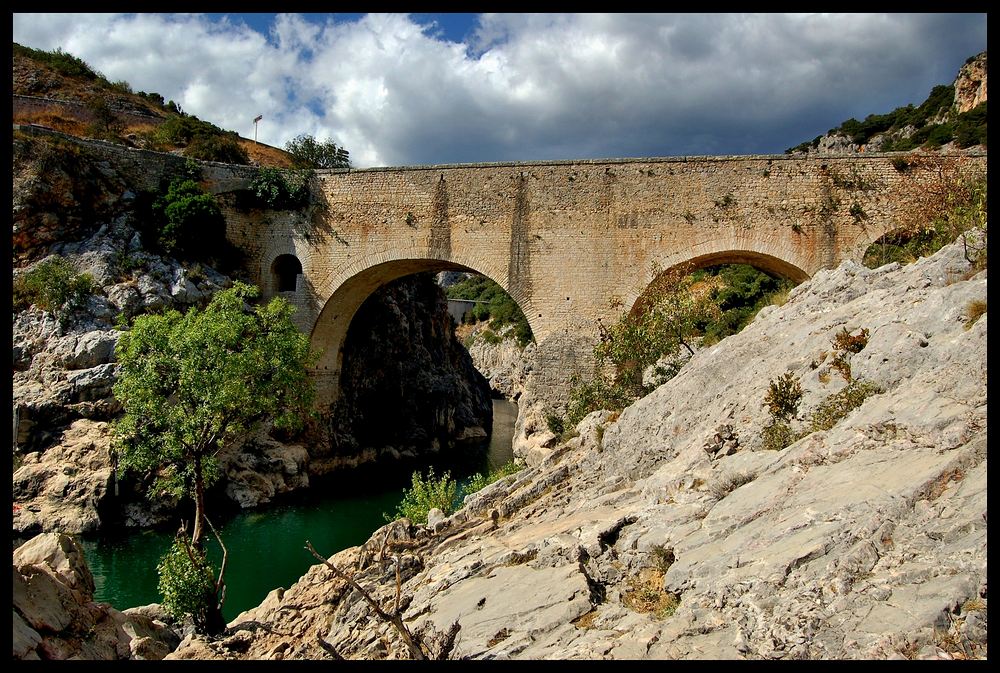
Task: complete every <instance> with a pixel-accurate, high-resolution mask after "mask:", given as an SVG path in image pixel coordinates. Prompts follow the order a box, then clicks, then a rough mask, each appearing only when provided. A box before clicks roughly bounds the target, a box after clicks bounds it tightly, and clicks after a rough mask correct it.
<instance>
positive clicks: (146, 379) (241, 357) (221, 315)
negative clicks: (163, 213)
mask: <svg viewBox="0 0 1000 673" xmlns="http://www.w3.org/2000/svg"><path fill="white" fill-rule="evenodd" d="M257 294H258V290H257V288H255V287H253V286H251V285H247V284H245V283H236V284H235V285H234V286H233V287H232V288H230V289H228V290H224V291H222V292H219V293H218V294H216V295H215V297H213V299H212V301H211V302H210V303H209V304H208V306H207V307H206V308H205V309H204V310H201V311H199V310H198V309H195V308H192V309H190V310H189V311H188V312H187V313H186V314H183V315H182V314H181V313H180V312H178V311H175V310H171V311H167V312H166V313H164V314H162V315H143V316H139V317H138V318H136V319H135V322H134V324H133V325H132V327H131V329H130V330H128V331H125V332H124V333H123V334H122V335H121V337H120V339H119V341H118V345H117V347H116V354H117V357H118V361H119V363H120V366H121V368H120V372H119V376H118V381H117V382H116V383H115V385H114V395H115V397H116V398H117V399H118V400H119V401H120V402H121V404H122V406H123V407H124V413H123V415H122V416H121V418H120V419H119V420H117V421H116V422H115V423H114V424H113V426H112V432H113V441H112V453H113V455H114V457H115V458H116V460H117V464H118V470H119V473H120V474H122V475H124V474H125V473H126V472H136V473H140V474H145V473H152V474H154V475H155V477H156V480H155V482H154V485H153V488H152V489H151V491H150V495H151V496H152V497H155V496H156V494H158V493H164V492H165V493H168V494H171V495H174V496H176V497H189V498H191V500H193V503H194V510H195V511H194V528H193V532H192V533H191V537H190V539H189V540H188V539H187V538H186V537H185V536H183V535H179V536H178V539H179V543H180V544H181V546H183V547H184V549H183V550H181V551H183V552H184V555H185V556H187V558H188V560H189V561H190V564H188V565H189V566H190V568H184V567H182V565H183V564H179V563H177V562H175V561H177V559H176V557H174V559H173V561H169V559H167V558H165V559H164V561H163V562H162V563H161V565H162V566H163V567H164V568H181V570H180V571H178V573H179V576H183V577H185V578H194V579H193V580H192V581H194V582H195V583H197V584H199V586H200V585H201V584H203V582H204V575H205V568H206V564H207V563H208V562H207V561H206V559H205V556H204V549H203V547H204V545H203V539H202V538H203V537H204V534H205V530H206V526H208V527H209V528H211V522H210V521H208V519H207V517H206V513H205V491H206V489H207V488H208V487H210V486H211V485H212V484H213V483H214V482H215V481H216V480H217V479H218V477H219V468H218V463H217V458H216V457H217V455H218V453H219V451H220V450H221V449H222V448H223V447H225V446H226V445H227V444H228V443H230V442H231V441H232V440H234V439H236V438H238V437H240V436H245V435H246V434H248V433H250V432H251V431H252V430H253V429H255V428H256V427H258V426H259V425H260V424H261V423H262V422H264V421H266V420H273V423H274V426H275V427H278V428H286V429H295V428H298V427H301V425H302V417H303V415H304V412H305V411H306V410H307V409H308V408H309V405H310V403H311V400H312V395H313V389H312V385H311V381H310V379H309V377H308V375H307V372H306V369H307V366H308V365H309V364H310V363H311V361H312V356H311V354H310V351H309V338H308V336H306V335H305V334H303V333H301V332H300V331H299V330H298V329H297V328H296V327H295V326H294V325H293V324H292V322H291V314H292V312H293V310H294V308H293V307H292V306H290V305H289V304H288V303H287V302H286V301H285V300H283V299H281V298H275V299H273V300H271V302H269V303H268V304H267V305H263V306H257V307H256V308H254V309H252V310H250V309H248V308H247V307H246V306H245V302H244V300H248V299H252V298H254V297H256V296H257ZM212 530H213V532H214V528H212ZM217 539H218V538H217ZM219 543H220V545H221V544H222V541H221V539H219ZM224 549H225V548H224V547H223V551H224ZM171 553H173V554H176V553H178V552H177V551H176V550H175V551H174V552H171ZM223 558H224V559H225V557H223ZM191 568H193V571H194V572H189V570H191ZM224 572H225V560H223V564H222V568H221V569H220V571H219V579H218V581H216V582H215V585H214V587H212V591H211V592H209V594H208V597H206V598H205V600H206V601H208V600H209V599H212V600H211V604H210V605H207V606H205V611H204V617H202V618H201V619H199V618H198V614H197V613H195V612H194V611H193V610H192V609H191V608H190V605H187V606H186V607H183V608H180V611H181V612H186V613H189V614H192V613H194V614H195V617H196V620H198V621H199V622H200V626H202V627H204V628H205V629H206V630H208V631H210V632H212V631H215V630H219V629H221V628H222V627H223V626H224V624H223V622H222V619H221V609H222V601H223V600H224V595H225V594H224V588H225V585H224V583H223V573H224ZM162 577H163V570H162V569H161V580H162ZM162 584H163V583H162V581H161V586H162ZM180 593H183V592H180ZM188 595H190V592H189V593H188ZM200 595H204V594H200Z"/></svg>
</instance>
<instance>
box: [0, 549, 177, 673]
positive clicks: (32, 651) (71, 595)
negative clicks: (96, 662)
mask: <svg viewBox="0 0 1000 673" xmlns="http://www.w3.org/2000/svg"><path fill="white" fill-rule="evenodd" d="M93 591H94V579H93V576H92V574H91V572H90V569H89V568H88V567H87V564H86V560H85V559H84V556H83V550H82V549H81V548H80V547H79V545H77V543H76V542H75V541H74V540H73V539H72V538H71V537H69V536H67V535H63V534H61V533H43V534H41V535H38V536H37V537H35V538H33V539H32V540H30V541H29V542H27V543H26V544H24V545H22V546H20V547H18V548H17V549H15V550H14V553H13V601H12V602H13V611H14V612H13V616H14V622H13V656H14V659H132V658H134V659H162V658H163V657H165V656H166V655H167V654H168V653H169V652H171V651H172V650H173V649H174V648H175V647H176V646H177V644H178V643H179V642H180V637H179V636H178V635H177V634H176V633H175V632H174V631H173V630H172V629H171V628H170V627H169V626H167V625H166V624H165V623H163V622H161V621H156V620H154V619H152V618H150V617H149V616H146V615H143V614H141V613H138V612H134V613H132V614H124V613H122V612H119V611H118V610H115V609H114V608H113V607H111V606H110V605H107V604H106V603H95V602H94V601H93Z"/></svg>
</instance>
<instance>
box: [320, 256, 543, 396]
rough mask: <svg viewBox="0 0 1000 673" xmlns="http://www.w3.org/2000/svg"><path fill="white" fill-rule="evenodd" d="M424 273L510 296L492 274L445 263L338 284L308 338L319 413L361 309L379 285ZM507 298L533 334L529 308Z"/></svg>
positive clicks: (335, 384)
mask: <svg viewBox="0 0 1000 673" xmlns="http://www.w3.org/2000/svg"><path fill="white" fill-rule="evenodd" d="M427 271H431V272H439V271H461V272H467V273H475V274H479V275H483V276H486V277H487V278H490V279H491V280H493V281H494V282H496V283H498V284H499V285H500V287H503V288H504V291H505V292H508V294H510V292H509V291H508V290H507V289H506V287H504V283H503V282H502V281H503V279H498V278H495V277H493V275H492V274H488V273H483V272H482V271H480V270H479V269H475V268H472V267H470V266H466V265H464V264H459V263H457V262H451V261H447V260H438V259H427V258H423V259H412V258H409V259H396V260H391V261H386V262H381V263H378V264H374V265H372V266H370V267H367V268H365V269H363V270H361V271H359V272H357V273H355V274H354V275H352V276H351V277H349V278H347V279H346V280H345V281H344V282H342V283H341V284H340V286H339V287H337V289H336V290H335V291H334V292H333V293H332V294H331V295H330V297H329V298H328V299H327V301H326V303H325V304H324V306H323V308H322V310H321V311H320V312H319V316H318V317H317V319H316V322H315V325H314V326H313V329H312V333H311V334H310V343H311V344H312V347H313V350H314V351H316V352H318V353H319V354H320V356H319V360H318V361H317V363H316V366H315V368H314V370H313V371H314V379H315V381H316V393H317V395H316V402H317V405H318V407H319V408H320V409H325V408H327V407H328V406H329V405H330V404H333V403H334V402H335V401H336V400H337V397H338V396H339V389H340V372H341V369H342V367H343V362H344V344H345V342H346V340H347V331H348V329H349V328H350V325H351V320H352V319H353V318H354V315H355V314H356V313H357V311H358V309H359V308H360V307H361V305H362V304H363V303H364V302H365V300H366V299H368V297H370V296H371V295H372V294H373V293H374V292H375V291H376V290H378V289H379V288H380V287H382V286H383V285H386V284H388V283H391V282H392V281H394V280H396V279H398V278H402V277H404V276H409V275H412V274H415V273H422V272H427ZM510 296H511V298H512V299H514V301H515V302H516V303H517V305H518V307H519V308H520V309H521V311H522V312H523V313H524V315H525V317H526V318H527V320H528V325H529V326H530V327H531V329H532V331H534V330H535V327H536V323H537V320H536V319H534V318H533V315H532V307H531V306H530V305H529V304H528V302H526V301H524V300H523V299H518V297H516V296H514V295H513V294H511V295H510ZM533 321H534V322H533Z"/></svg>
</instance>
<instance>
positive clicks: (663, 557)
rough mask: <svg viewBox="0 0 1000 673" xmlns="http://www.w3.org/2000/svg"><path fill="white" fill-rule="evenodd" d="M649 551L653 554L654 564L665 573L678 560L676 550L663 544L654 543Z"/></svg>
mask: <svg viewBox="0 0 1000 673" xmlns="http://www.w3.org/2000/svg"><path fill="white" fill-rule="evenodd" d="M649 551H650V553H652V555H653V566H654V567H655V568H656V569H657V570H659V571H660V572H661V573H665V572H667V571H668V570H670V566H672V565H673V564H674V561H675V560H676V557H675V556H674V550H673V549H670V548H668V547H665V546H663V545H662V544H654V545H653V546H652V547H650V549H649Z"/></svg>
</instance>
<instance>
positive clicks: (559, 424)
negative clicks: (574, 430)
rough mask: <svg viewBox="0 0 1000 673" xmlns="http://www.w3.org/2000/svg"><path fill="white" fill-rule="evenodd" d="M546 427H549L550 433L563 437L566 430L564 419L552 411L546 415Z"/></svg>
mask: <svg viewBox="0 0 1000 673" xmlns="http://www.w3.org/2000/svg"><path fill="white" fill-rule="evenodd" d="M545 425H546V426H547V427H548V429H549V432H551V433H552V434H554V435H556V436H559V435H561V434H562V433H563V431H564V430H565V429H566V426H565V425H564V423H563V417H562V416H560V415H559V414H557V413H555V412H552V411H550V412H549V413H547V414H545Z"/></svg>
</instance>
